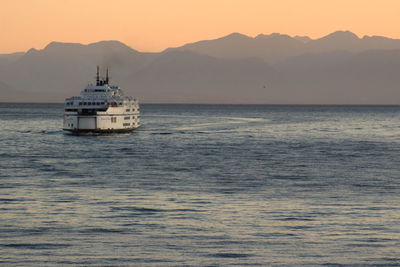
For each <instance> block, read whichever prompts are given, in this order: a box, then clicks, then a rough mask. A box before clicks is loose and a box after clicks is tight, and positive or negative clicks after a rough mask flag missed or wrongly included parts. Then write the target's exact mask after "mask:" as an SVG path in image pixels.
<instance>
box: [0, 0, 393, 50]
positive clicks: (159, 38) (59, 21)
mask: <svg viewBox="0 0 400 267" xmlns="http://www.w3.org/2000/svg"><path fill="white" fill-rule="evenodd" d="M399 10H400V1H399V0H274V1H270V0H108V1H105V0H0V12H1V15H0V33H1V37H0V54H4V53H13V52H18V51H27V50H29V49H30V48H36V49H42V48H43V47H45V46H46V45H47V44H48V43H50V42H52V41H59V42H73V43H83V44H88V43H93V42H97V41H101V40H118V41H121V42H123V43H125V44H127V45H129V46H131V47H132V48H134V49H136V50H139V51H142V52H158V51H162V50H164V49H166V48H168V47H176V46H181V45H184V44H186V43H190V42H195V41H199V40H207V39H215V38H219V37H222V36H225V35H227V34H230V33H232V32H240V33H243V34H246V35H249V36H256V35H258V34H260V33H263V34H270V33H274V32H279V33H284V34H289V35H292V36H294V35H306V36H309V37H311V38H313V39H315V38H319V37H322V36H325V35H327V34H329V33H331V32H334V31H337V30H350V31H352V32H354V33H355V34H357V35H358V36H360V37H362V36H364V35H381V36H386V37H391V38H398V39H400V27H399V25H400V16H399V15H398V12H399Z"/></svg>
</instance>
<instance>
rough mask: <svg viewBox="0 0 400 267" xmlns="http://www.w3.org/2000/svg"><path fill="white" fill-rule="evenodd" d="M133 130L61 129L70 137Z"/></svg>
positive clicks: (130, 129)
mask: <svg viewBox="0 0 400 267" xmlns="http://www.w3.org/2000/svg"><path fill="white" fill-rule="evenodd" d="M137 128H139V127H135V128H124V129H65V128H64V129H63V130H64V131H67V132H68V133H69V134H72V135H107V134H114V133H130V132H133V131H134V130H136V129H137Z"/></svg>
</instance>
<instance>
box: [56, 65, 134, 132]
mask: <svg viewBox="0 0 400 267" xmlns="http://www.w3.org/2000/svg"><path fill="white" fill-rule="evenodd" d="M139 126H140V108H139V102H138V101H137V100H136V99H134V98H132V97H129V96H124V95H123V93H122V90H121V89H120V88H119V87H118V86H113V85H110V84H109V78H108V70H107V74H106V78H105V79H101V78H100V77H99V67H97V76H96V84H95V85H92V84H89V85H88V86H87V87H86V88H85V89H84V90H83V91H82V92H81V96H73V97H70V98H67V99H65V104H64V125H63V129H64V130H66V131H70V132H73V133H76V134H79V133H112V132H129V131H132V130H134V129H136V128H138V127H139Z"/></svg>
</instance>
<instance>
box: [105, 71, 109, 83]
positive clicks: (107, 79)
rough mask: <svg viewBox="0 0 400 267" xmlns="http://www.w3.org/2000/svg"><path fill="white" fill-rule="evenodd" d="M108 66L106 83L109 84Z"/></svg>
mask: <svg viewBox="0 0 400 267" xmlns="http://www.w3.org/2000/svg"><path fill="white" fill-rule="evenodd" d="M108 80H109V79H108V68H107V72H106V84H108Z"/></svg>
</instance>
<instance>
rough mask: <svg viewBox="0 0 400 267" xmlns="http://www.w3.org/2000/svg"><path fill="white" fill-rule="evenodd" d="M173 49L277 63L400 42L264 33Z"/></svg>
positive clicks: (399, 43) (398, 46)
mask: <svg viewBox="0 0 400 267" xmlns="http://www.w3.org/2000/svg"><path fill="white" fill-rule="evenodd" d="M170 49H171V48H170ZM172 49H175V50H189V51H193V52H197V53H201V54H205V55H208V56H213V57H221V58H247V57H257V58H262V59H264V60H266V61H268V62H277V61H281V60H285V59H286V58H288V57H292V56H298V55H302V54H305V53H321V52H332V51H337V50H343V51H351V52H362V51H366V50H371V49H377V50H380V49H400V40H396V39H390V38H385V37H380V36H372V37H369V36H364V37H363V38H358V36H357V35H355V34H354V33H352V32H349V31H337V32H334V33H331V34H329V35H327V36H325V37H322V38H319V39H316V40H312V39H311V38H309V37H307V36H302V37H299V36H295V37H290V36H288V35H284V34H279V33H273V34H270V35H264V34H260V35H258V36H256V37H255V38H251V37H248V36H245V35H241V34H238V33H233V34H230V35H227V36H225V37H222V38H219V39H215V40H209V41H200V42H196V43H191V44H187V45H184V46H182V47H178V48H172Z"/></svg>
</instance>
